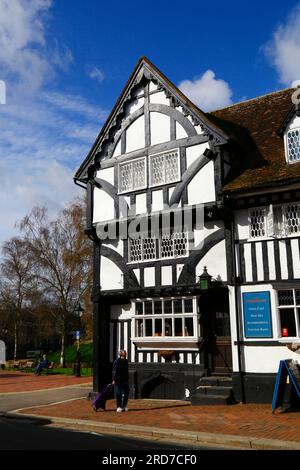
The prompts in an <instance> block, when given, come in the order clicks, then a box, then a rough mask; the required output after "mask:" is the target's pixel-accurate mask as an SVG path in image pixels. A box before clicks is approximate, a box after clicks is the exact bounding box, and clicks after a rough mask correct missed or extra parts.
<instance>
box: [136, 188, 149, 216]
mask: <svg viewBox="0 0 300 470" xmlns="http://www.w3.org/2000/svg"><path fill="white" fill-rule="evenodd" d="M146 212H147V197H146V193H142V194H137V195H136V214H145V213H146Z"/></svg>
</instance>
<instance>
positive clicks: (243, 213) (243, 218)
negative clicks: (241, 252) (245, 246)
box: [234, 209, 249, 240]
mask: <svg viewBox="0 0 300 470" xmlns="http://www.w3.org/2000/svg"><path fill="white" fill-rule="evenodd" d="M234 218H235V235H236V239H237V240H248V238H249V221H248V210H247V209H240V210H238V211H235V213H234Z"/></svg>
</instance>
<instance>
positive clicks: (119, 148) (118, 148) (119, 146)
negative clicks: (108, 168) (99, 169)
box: [112, 138, 121, 157]
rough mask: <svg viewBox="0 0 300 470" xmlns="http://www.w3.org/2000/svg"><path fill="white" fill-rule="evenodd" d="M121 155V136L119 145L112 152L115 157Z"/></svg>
mask: <svg viewBox="0 0 300 470" xmlns="http://www.w3.org/2000/svg"><path fill="white" fill-rule="evenodd" d="M119 155H121V138H120V139H119V140H118V143H117V145H116V146H115V150H114V152H113V154H112V156H113V157H118V156H119Z"/></svg>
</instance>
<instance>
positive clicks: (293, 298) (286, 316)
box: [277, 289, 300, 337]
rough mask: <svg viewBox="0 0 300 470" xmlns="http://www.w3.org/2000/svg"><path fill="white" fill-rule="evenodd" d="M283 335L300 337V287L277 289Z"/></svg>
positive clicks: (281, 332) (281, 333)
mask: <svg viewBox="0 0 300 470" xmlns="http://www.w3.org/2000/svg"><path fill="white" fill-rule="evenodd" d="M277 296H278V310H279V321H280V335H281V336H283V337H284V336H290V337H292V336H296V337H300V289H282V290H278V291H277Z"/></svg>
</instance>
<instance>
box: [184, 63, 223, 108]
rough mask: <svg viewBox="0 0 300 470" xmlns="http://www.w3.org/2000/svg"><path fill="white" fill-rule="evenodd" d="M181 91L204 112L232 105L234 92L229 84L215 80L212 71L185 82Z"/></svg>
mask: <svg viewBox="0 0 300 470" xmlns="http://www.w3.org/2000/svg"><path fill="white" fill-rule="evenodd" d="M178 87H179V89H180V90H181V91H182V92H183V93H184V94H185V95H186V96H187V97H188V98H189V99H190V100H191V101H192V102H193V103H195V104H196V105H197V106H198V107H199V108H201V109H202V110H203V111H210V110H213V109H216V108H222V107H224V106H228V105H230V104H231V103H232V101H231V96H232V91H231V89H230V87H229V85H228V83H227V82H225V81H224V80H221V79H216V78H215V73H214V72H213V71H212V70H207V71H206V72H204V74H203V75H202V76H201V77H200V78H197V79H195V80H194V81H192V80H183V81H182V82H180V83H179V85H178Z"/></svg>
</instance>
